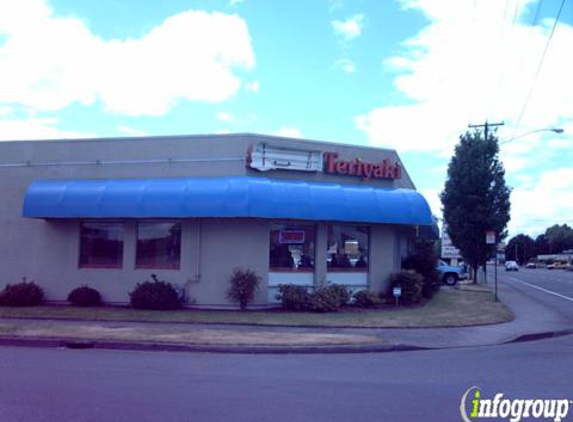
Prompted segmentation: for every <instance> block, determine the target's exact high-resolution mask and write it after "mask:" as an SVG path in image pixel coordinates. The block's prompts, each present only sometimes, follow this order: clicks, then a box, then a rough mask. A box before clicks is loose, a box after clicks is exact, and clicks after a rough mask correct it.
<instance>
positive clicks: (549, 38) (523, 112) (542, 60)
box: [513, 0, 566, 136]
mask: <svg viewBox="0 0 573 422" xmlns="http://www.w3.org/2000/svg"><path fill="white" fill-rule="evenodd" d="M565 1H566V0H561V6H560V7H559V12H558V13H557V16H556V17H555V22H553V28H551V32H550V33H549V37H548V38H547V42H546V43H545V49H544V50H543V54H542V55H541V60H539V64H538V66H537V70H536V72H535V77H534V78H533V82H532V84H531V87H530V88H529V92H528V94H527V97H526V98H525V103H524V104H523V108H522V109H521V113H520V114H519V118H518V119H517V124H516V125H515V130H514V131H513V136H515V134H516V133H517V131H518V129H519V125H520V124H521V120H522V119H523V116H524V115H525V110H527V106H528V105H529V100H530V99H531V94H532V93H533V89H534V88H535V84H536V83H537V79H538V77H539V74H540V73H541V68H542V67H543V62H544V60H545V56H546V55H547V51H548V50H549V44H550V43H551V40H552V39H553V35H554V34H555V29H556V28H557V24H558V23H559V19H560V18H561V13H562V12H563V6H564V5H565Z"/></svg>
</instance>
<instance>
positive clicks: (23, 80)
mask: <svg viewBox="0 0 573 422" xmlns="http://www.w3.org/2000/svg"><path fill="white" fill-rule="evenodd" d="M561 3H562V2H561V0H545V1H543V2H542V3H539V2H537V1H533V0H506V1H500V0H396V1H390V0H386V1H381V0H310V1H309V0H305V1H303V0H291V1H269V0H162V1H160V2H158V1H155V0H98V1H95V0H93V1H82V2H78V1H75V0H21V1H18V2H9V1H1V2H0V139H2V140H14V139H45V138H69V137H93V136H97V137H100V136H140V135H141V136H144V135H168V134H197V133H225V132H255V133H264V134H275V135H285V136H292V137H302V138H308V139H317V140H325V141H333V142H342V143H351V144H358V145H371V146H379V147H389V148H395V149H396V150H397V151H398V153H399V154H400V156H401V158H402V160H403V161H404V163H405V166H406V168H407V170H408V171H409V173H410V175H411V176H412V178H413V179H414V182H415V183H416V185H417V188H418V189H419V190H420V191H422V193H424V195H425V196H426V198H427V199H428V201H429V202H430V204H431V206H432V208H433V210H434V212H435V213H436V214H438V215H439V214H440V209H439V208H440V205H439V200H438V197H437V195H438V193H439V192H440V191H441V189H442V188H443V184H444V180H445V175H446V168H447V163H448V161H449V158H450V157H451V154H452V152H453V147H454V145H455V143H456V142H457V139H458V137H459V135H460V134H462V133H463V132H464V131H465V130H466V129H467V125H468V124H469V123H474V124H476V123H483V122H484V121H485V120H486V119H488V120H489V121H490V122H497V121H504V122H505V126H503V127H502V128H500V130H499V132H498V134H499V137H500V138H501V139H509V138H512V137H516V136H519V138H518V139H515V140H514V141H513V142H511V143H508V144H505V145H503V146H502V152H501V158H502V160H503V162H504V164H505V166H506V169H507V181H508V184H509V185H510V186H512V187H513V189H514V190H513V194H512V203H513V210H512V221H511V223H510V234H516V233H518V232H525V233H528V234H531V235H536V234H539V233H540V232H542V231H543V230H544V229H545V228H546V227H548V226H549V225H552V224H555V223H559V224H562V223H568V224H573V168H572V166H571V162H573V148H571V146H572V145H573V144H572V142H573V84H572V83H571V75H573V63H572V62H571V60H570V59H569V56H570V50H571V45H573V26H572V24H573V1H570V0H566V1H565V3H564V6H563V9H562V11H561V16H560V19H559V23H558V25H557V26H556V30H555V32H554V34H553V36H552V37H551V41H550V42H548V40H549V38H550V33H551V31H552V28H553V25H554V22H555V18H556V16H557V13H558V12H559V10H560V7H561ZM544 51H545V53H544ZM542 58H543V60H542ZM549 127H560V128H563V129H565V133H564V134H561V135H557V134H555V133H551V132H547V131H537V130H539V129H543V128H549ZM534 131H537V132H534ZM529 132H534V133H530V134H529V135H526V136H520V135H522V134H526V133H529Z"/></svg>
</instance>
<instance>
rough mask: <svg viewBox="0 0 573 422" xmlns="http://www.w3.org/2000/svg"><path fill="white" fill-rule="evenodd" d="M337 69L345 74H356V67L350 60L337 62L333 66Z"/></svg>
mask: <svg viewBox="0 0 573 422" xmlns="http://www.w3.org/2000/svg"><path fill="white" fill-rule="evenodd" d="M334 65H335V66H336V67H337V68H339V69H342V70H343V71H344V72H346V73H354V72H356V65H355V64H354V62H353V61H352V60H350V59H347V58H345V59H340V60H337V61H336V63H335V64H334Z"/></svg>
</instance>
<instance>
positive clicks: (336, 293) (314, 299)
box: [309, 284, 351, 312]
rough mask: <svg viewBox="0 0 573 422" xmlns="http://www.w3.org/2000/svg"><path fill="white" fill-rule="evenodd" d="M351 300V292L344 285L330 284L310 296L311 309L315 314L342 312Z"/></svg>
mask: <svg viewBox="0 0 573 422" xmlns="http://www.w3.org/2000/svg"><path fill="white" fill-rule="evenodd" d="M350 298H351V292H350V289H349V288H348V287H346V286H345V285H343V284H329V285H327V286H325V287H321V288H319V289H318V290H316V291H315V292H314V293H313V294H311V295H310V302H309V308H310V310H312V311H314V312H334V311H338V310H340V308H342V307H343V306H344V305H346V304H347V303H348V302H349V301H350Z"/></svg>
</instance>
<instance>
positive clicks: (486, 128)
mask: <svg viewBox="0 0 573 422" xmlns="http://www.w3.org/2000/svg"><path fill="white" fill-rule="evenodd" d="M504 124H505V123H504V122H500V123H488V122H487V120H486V121H485V123H484V124H483V125H468V127H483V129H484V130H483V132H484V139H485V140H487V137H488V134H489V128H490V127H491V126H494V127H495V126H503V125H504Z"/></svg>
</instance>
